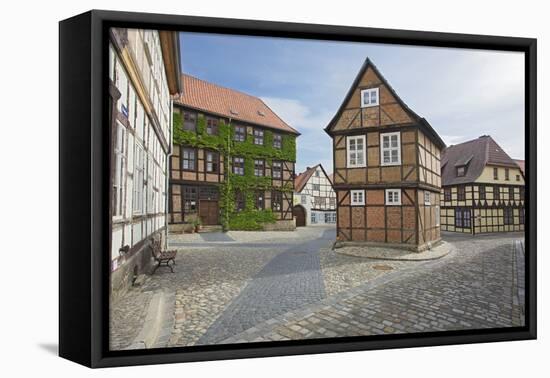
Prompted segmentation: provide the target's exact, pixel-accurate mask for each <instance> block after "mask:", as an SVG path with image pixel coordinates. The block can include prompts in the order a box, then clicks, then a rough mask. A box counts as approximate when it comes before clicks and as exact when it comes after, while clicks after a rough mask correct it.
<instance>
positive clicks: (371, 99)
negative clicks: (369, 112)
mask: <svg viewBox="0 0 550 378" xmlns="http://www.w3.org/2000/svg"><path fill="white" fill-rule="evenodd" d="M378 92H379V90H378V88H370V89H363V90H362V91H361V107H362V108H368V107H369V106H376V105H378V104H379V102H378Z"/></svg>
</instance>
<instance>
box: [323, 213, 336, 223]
mask: <svg viewBox="0 0 550 378" xmlns="http://www.w3.org/2000/svg"><path fill="white" fill-rule="evenodd" d="M325 223H336V213H335V212H330V213H325Z"/></svg>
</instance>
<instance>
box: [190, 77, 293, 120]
mask: <svg viewBox="0 0 550 378" xmlns="http://www.w3.org/2000/svg"><path fill="white" fill-rule="evenodd" d="M182 76H187V77H190V78H192V79H195V80H198V81H202V82H203V83H206V84H208V85H212V86H214V87H218V88H222V89H226V90H228V91H231V92H237V93H239V94H242V95H244V96H247V97H251V98H254V99H256V100H260V101H262V99H261V98H260V97H258V96H254V95H251V94H250V93H246V92H243V91H241V90H239V89H233V88H229V87H226V86H223V85H220V84H216V83H213V82H211V81H208V80H205V79H201V78H200V77H196V76H193V75H190V74H186V73H182ZM262 103H264V102H263V101H262ZM264 105H265V103H264ZM270 109H271V108H270ZM271 111H273V109H271ZM274 113H275V112H274ZM279 119H280V118H279ZM281 121H282V120H281ZM283 122H284V121H283ZM285 123H286V122H285Z"/></svg>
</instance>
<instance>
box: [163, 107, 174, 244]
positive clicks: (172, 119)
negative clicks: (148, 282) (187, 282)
mask: <svg viewBox="0 0 550 378" xmlns="http://www.w3.org/2000/svg"><path fill="white" fill-rule="evenodd" d="M169 122H170V138H169V141H170V142H169V143H168V155H167V156H166V163H165V167H164V168H165V170H166V174H165V175H164V176H165V177H164V180H165V185H164V192H165V193H166V195H165V199H164V240H166V249H168V248H169V246H168V201H169V199H170V198H169V196H170V187H169V185H170V182H169V179H170V169H169V168H170V159H172V153H173V143H174V138H173V135H174V100H172V99H170V121H169Z"/></svg>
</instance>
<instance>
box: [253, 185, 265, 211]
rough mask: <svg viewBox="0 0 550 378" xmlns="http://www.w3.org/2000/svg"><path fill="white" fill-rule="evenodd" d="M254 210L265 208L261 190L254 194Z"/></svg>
mask: <svg viewBox="0 0 550 378" xmlns="http://www.w3.org/2000/svg"><path fill="white" fill-rule="evenodd" d="M255 196H256V198H255V203H256V209H258V210H263V209H264V208H265V193H264V191H263V190H256V192H255Z"/></svg>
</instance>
